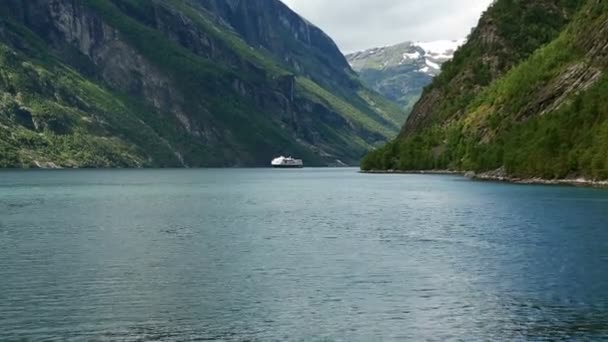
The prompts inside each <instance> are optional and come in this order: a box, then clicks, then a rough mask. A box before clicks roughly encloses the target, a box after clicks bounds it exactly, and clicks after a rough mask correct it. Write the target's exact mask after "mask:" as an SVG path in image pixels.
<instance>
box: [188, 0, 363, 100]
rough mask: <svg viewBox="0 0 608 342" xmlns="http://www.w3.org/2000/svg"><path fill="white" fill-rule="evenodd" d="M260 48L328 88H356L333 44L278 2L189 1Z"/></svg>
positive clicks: (256, 0)
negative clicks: (206, 10) (209, 12)
mask: <svg viewBox="0 0 608 342" xmlns="http://www.w3.org/2000/svg"><path fill="white" fill-rule="evenodd" d="M192 1H193V2H194V3H196V4H198V5H200V6H202V7H204V8H206V9H208V10H209V11H211V12H212V13H214V14H215V15H216V17H217V18H219V19H220V20H222V21H224V22H225V23H227V24H228V25H229V26H230V27H232V28H233V29H234V30H235V31H236V32H238V33H239V34H240V35H241V36H242V37H243V38H244V39H245V41H246V42H247V43H248V44H250V45H251V46H254V47H259V48H263V49H264V50H266V51H268V52H269V53H270V54H272V55H273V56H274V57H276V58H277V59H278V60H280V61H282V62H283V64H284V65H286V66H287V67H288V68H289V69H290V70H292V71H294V72H297V73H302V74H304V75H306V76H308V77H309V78H311V79H312V80H313V81H315V82H317V83H319V84H322V85H324V86H330V87H338V88H341V87H347V88H351V89H352V88H356V87H359V82H358V81H357V80H356V76H355V75H354V73H353V72H352V70H351V69H350V66H349V65H348V63H347V61H346V59H345V58H344V56H343V55H342V53H341V52H340V50H339V49H338V47H337V46H336V44H335V43H334V42H333V40H332V39H331V38H330V37H329V36H327V35H326V34H325V33H324V32H323V31H321V30H320V29H319V28H317V27H316V26H314V25H312V24H311V23H310V22H308V21H306V20H305V19H304V18H302V17H300V16H299V15H297V14H296V13H294V12H293V11H291V10H290V9H289V8H288V7H287V6H286V5H285V4H283V3H282V2H280V1H268V0H236V1H225V0H192Z"/></svg>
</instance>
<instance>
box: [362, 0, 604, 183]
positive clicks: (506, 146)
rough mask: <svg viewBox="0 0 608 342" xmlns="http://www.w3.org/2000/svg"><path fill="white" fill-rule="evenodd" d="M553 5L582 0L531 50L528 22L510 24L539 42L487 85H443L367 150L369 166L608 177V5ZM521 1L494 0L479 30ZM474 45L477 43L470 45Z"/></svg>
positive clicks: (592, 1)
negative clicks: (414, 115)
mask: <svg viewBox="0 0 608 342" xmlns="http://www.w3.org/2000/svg"><path fill="white" fill-rule="evenodd" d="M529 3H536V4H541V3H544V4H545V5H546V3H547V1H532V2H529ZM553 5H555V6H558V7H557V8H561V9H563V12H562V13H568V11H570V10H571V9H576V11H574V12H573V15H572V16H570V15H567V16H564V18H566V21H567V24H566V25H565V26H564V27H563V29H561V30H559V32H558V34H557V35H556V37H555V38H554V39H551V40H550V42H549V43H548V44H547V45H542V44H541V45H542V46H539V47H538V48H537V49H533V46H534V45H538V43H540V42H541V41H542V40H535V39H534V37H535V35H534V34H532V33H530V32H531V31H527V32H526V33H525V34H521V35H517V34H516V32H517V31H518V29H515V25H513V26H512V27H513V28H514V31H513V32H511V33H509V32H510V31H507V33H509V35H512V37H513V39H515V40H514V41H517V42H519V46H520V47H522V49H523V50H522V51H532V50H534V51H533V53H532V54H531V56H530V57H527V58H523V60H522V62H520V63H516V64H515V66H514V67H512V68H509V69H508V71H507V73H506V74H505V75H504V76H497V77H496V78H493V77H490V78H489V79H487V84H488V85H487V86H483V84H484V83H483V82H478V83H477V86H475V87H467V86H466V85H465V86H462V87H460V88H454V87H452V88H451V89H449V90H445V91H442V92H441V94H444V95H445V96H446V99H445V101H439V102H435V103H434V104H433V105H431V106H428V107H427V109H426V111H420V112H419V113H418V117H419V118H418V120H416V119H410V121H408V123H407V124H406V126H405V128H404V130H403V132H402V134H401V135H400V137H399V138H398V139H397V140H395V141H394V142H392V143H390V144H388V145H387V146H386V147H384V148H382V149H379V150H377V151H375V152H373V153H371V154H369V155H368V156H367V157H366V158H365V160H364V162H363V165H362V167H363V169H366V170H371V169H401V170H417V169H453V170H462V171H469V170H472V171H477V172H484V171H493V170H497V169H500V170H501V173H504V174H505V175H508V176H515V177H543V178H547V179H554V178H568V177H579V176H584V177H588V178H592V179H606V178H608V100H607V97H606V94H608V79H607V76H606V70H607V67H608V63H607V62H608V4H607V3H606V2H605V1H601V0H588V1H578V2H576V1H569V2H564V1H554V2H553ZM522 6H525V5H524V4H523V2H521V1H515V0H505V1H500V0H499V1H497V3H496V4H495V5H494V8H493V9H491V10H490V11H489V12H488V14H487V15H486V17H485V18H483V19H482V21H481V22H480V27H478V29H477V32H479V30H487V29H488V28H486V27H484V26H483V25H484V24H483V23H484V20H488V15H492V13H493V12H494V11H496V8H504V9H507V10H506V12H504V13H503V14H502V15H503V18H504V20H506V21H509V20H512V21H514V22H516V21H517V20H518V19H516V18H512V19H509V18H511V17H512V16H515V15H518V14H519V15H520V17H521V13H520V12H519V11H517V10H510V8H513V9H517V8H522ZM541 14H542V12H541V13H539V14H538V16H539V18H540V17H542V15H541ZM545 19H546V17H545ZM492 21H493V22H496V20H495V19H494V18H492ZM537 25H538V27H536V28H534V32H545V31H546V32H552V31H553V30H554V28H556V27H558V26H559V25H549V26H550V27H552V28H551V29H549V30H545V29H543V27H546V24H545V23H544V22H543V21H542V20H541V21H539V22H538V24H537ZM548 36H551V34H548V35H547V37H548ZM534 41H536V43H531V42H534ZM467 49H472V47H471V46H465V47H464V48H463V51H465V52H466V51H467ZM518 50H519V49H518ZM457 55H458V54H457ZM461 55H462V53H461V54H460V56H461ZM523 56H525V53H524V54H523ZM497 60H498V61H499V62H502V61H503V60H504V58H502V57H499V58H498V59H497ZM507 60H508V59H507ZM511 60H513V59H511ZM472 61H473V60H471V59H455V61H454V64H452V65H449V66H448V67H447V69H445V70H444V73H443V74H442V75H441V76H440V77H439V79H438V80H437V82H435V83H434V84H433V86H432V87H431V88H430V89H427V92H432V91H433V89H436V88H441V87H443V86H444V84H449V83H450V80H453V79H454V78H458V77H462V76H461V75H462V73H466V72H467V71H466V69H467V68H466V67H465V66H459V65H465V64H467V63H471V62H472ZM463 63H464V64H463ZM450 75H455V76H450ZM446 82H447V83H446ZM452 86H453V84H452ZM427 96H428V95H427ZM424 100H425V99H423V100H422V101H424ZM419 104H420V103H419Z"/></svg>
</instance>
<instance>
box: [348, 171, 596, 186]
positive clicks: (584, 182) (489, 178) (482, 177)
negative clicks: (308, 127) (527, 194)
mask: <svg viewBox="0 0 608 342" xmlns="http://www.w3.org/2000/svg"><path fill="white" fill-rule="evenodd" d="M360 172H361V173H367V174H376V175H382V174H389V175H390V174H395V175H399V174H401V175H460V176H463V177H466V178H469V179H471V180H473V181H479V182H495V183H509V184H520V185H553V186H556V185H561V186H574V187H586V188H597V189H608V180H606V181H596V180H590V179H586V178H565V179H544V178H540V177H536V178H519V177H510V176H506V175H504V174H502V173H501V172H493V171H490V172H485V173H475V172H472V171H469V172H464V171H453V170H411V171H403V170H370V171H360Z"/></svg>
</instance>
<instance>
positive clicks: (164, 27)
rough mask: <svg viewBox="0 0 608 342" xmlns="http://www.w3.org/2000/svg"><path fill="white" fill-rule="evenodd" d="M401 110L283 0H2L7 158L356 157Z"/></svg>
mask: <svg viewBox="0 0 608 342" xmlns="http://www.w3.org/2000/svg"><path fill="white" fill-rule="evenodd" d="M403 120H405V116H404V113H402V111H400V110H399V109H398V108H397V107H396V106H394V105H392V104H391V103H390V102H389V101H386V100H384V99H383V98H382V97H381V96H380V95H378V94H377V93H375V92H373V91H371V90H369V89H368V88H366V87H364V86H363V85H362V84H361V82H360V80H359V79H358V77H357V75H356V74H355V72H354V71H353V70H352V69H351V68H350V66H349V65H348V62H347V61H346V59H345V58H344V57H343V55H342V54H341V53H340V51H339V49H338V48H337V47H336V45H335V44H334V42H333V41H332V40H331V39H330V38H329V37H328V36H327V35H326V34H325V33H323V32H322V31H321V30H320V29H319V28H317V27H315V26H314V25H312V24H311V23H309V22H308V21H306V20H304V19H303V18H301V17H300V16H299V15H298V14H296V13H294V12H293V11H291V10H290V9H289V8H288V7H287V6H285V5H284V4H283V3H282V2H280V1H278V0H230V1H225V0H150V1H142V0H27V1H26V0H3V1H2V2H0V166H3V167H36V166H38V167H184V166H188V167H198V166H261V165H266V164H268V163H269V160H271V159H272V157H274V156H276V155H279V154H289V155H294V156H297V157H301V158H303V159H304V160H305V161H306V162H307V164H308V165H333V164H344V163H347V164H355V163H357V162H358V160H359V159H360V158H361V157H362V156H363V155H364V154H365V153H366V152H367V151H369V150H370V149H371V148H373V147H374V146H378V145H379V144H382V143H383V142H386V141H388V139H389V138H390V137H394V136H396V134H397V133H398V131H399V127H400V125H401V123H402V122H403Z"/></svg>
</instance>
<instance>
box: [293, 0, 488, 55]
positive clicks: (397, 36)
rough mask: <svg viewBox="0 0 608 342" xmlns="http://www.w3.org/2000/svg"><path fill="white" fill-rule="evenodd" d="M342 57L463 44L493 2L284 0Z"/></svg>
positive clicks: (464, 0)
mask: <svg viewBox="0 0 608 342" xmlns="http://www.w3.org/2000/svg"><path fill="white" fill-rule="evenodd" d="M282 1H283V2H284V3H286V4H287V5H288V6H289V7H291V8H292V9H293V10H295V11H296V12H298V13H299V14H300V15H302V16H304V17H305V18H306V19H308V20H310V21H311V22H312V23H314V24H315V25H317V26H319V27H320V28H322V29H323V30H324V31H325V32H326V33H327V34H329V35H330V36H331V37H332V38H333V39H334V40H335V41H336V43H337V44H338V45H339V46H340V48H341V49H342V51H343V52H346V53H348V52H353V51H357V50H363V49H367V48H372V47H377V46H384V45H391V44H396V43H400V42H403V41H406V40H414V41H418V40H422V41H428V40H442V39H459V38H465V37H466V36H467V35H468V34H469V32H470V31H471V28H472V27H473V26H475V24H477V21H478V20H479V16H480V15H481V13H482V12H483V11H484V10H485V9H486V8H487V7H488V6H489V5H490V3H491V2H492V0H282Z"/></svg>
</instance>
